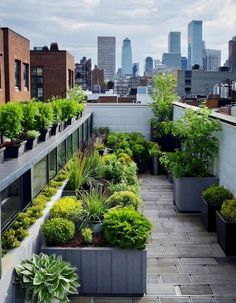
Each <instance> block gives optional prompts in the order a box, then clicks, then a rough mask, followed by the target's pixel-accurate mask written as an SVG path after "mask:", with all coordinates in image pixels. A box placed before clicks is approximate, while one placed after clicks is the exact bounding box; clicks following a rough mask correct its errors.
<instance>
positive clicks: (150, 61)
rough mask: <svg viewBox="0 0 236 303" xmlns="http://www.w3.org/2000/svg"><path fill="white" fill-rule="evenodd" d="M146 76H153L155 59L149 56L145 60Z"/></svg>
mask: <svg viewBox="0 0 236 303" xmlns="http://www.w3.org/2000/svg"><path fill="white" fill-rule="evenodd" d="M144 71H145V73H146V74H151V73H152V72H153V59H152V57H150V56H148V57H146V59H145V69H144Z"/></svg>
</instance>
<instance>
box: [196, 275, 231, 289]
mask: <svg viewBox="0 0 236 303" xmlns="http://www.w3.org/2000/svg"><path fill="white" fill-rule="evenodd" d="M192 279H193V281H194V283H199V284H236V275H232V274H225V275H214V274H208V275H192ZM234 288H235V289H236V285H234Z"/></svg>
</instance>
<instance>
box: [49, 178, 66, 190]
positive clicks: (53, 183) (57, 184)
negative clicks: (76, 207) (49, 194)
mask: <svg viewBox="0 0 236 303" xmlns="http://www.w3.org/2000/svg"><path fill="white" fill-rule="evenodd" d="M62 184H63V182H62V181H55V180H51V181H50V182H49V186H50V187H54V188H59V187H61V186H62Z"/></svg>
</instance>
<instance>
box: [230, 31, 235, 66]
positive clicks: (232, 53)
mask: <svg viewBox="0 0 236 303" xmlns="http://www.w3.org/2000/svg"><path fill="white" fill-rule="evenodd" d="M229 68H230V70H232V71H236V36H235V37H233V38H232V40H230V41H229Z"/></svg>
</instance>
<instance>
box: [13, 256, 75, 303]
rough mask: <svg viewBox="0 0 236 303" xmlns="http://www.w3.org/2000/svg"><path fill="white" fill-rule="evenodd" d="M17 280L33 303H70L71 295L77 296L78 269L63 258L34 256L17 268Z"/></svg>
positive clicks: (27, 298) (29, 300)
mask: <svg viewBox="0 0 236 303" xmlns="http://www.w3.org/2000/svg"><path fill="white" fill-rule="evenodd" d="M16 274H17V278H18V279H19V281H20V283H21V285H22V287H23V288H24V289H25V294H26V300H28V302H31V303H38V302H41V303H51V302H52V300H53V299H56V300H58V301H59V302H69V299H68V295H69V294H77V293H78V291H77V288H78V286H79V283H78V275H77V273H76V268H75V267H72V266H71V264H70V263H68V262H65V261H63V260H62V258H61V256H59V257H56V256H55V255H51V256H48V255H45V254H43V253H41V254H40V255H35V254H34V255H33V258H32V259H31V260H23V261H22V263H21V264H20V265H18V266H17V267H16Z"/></svg>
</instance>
